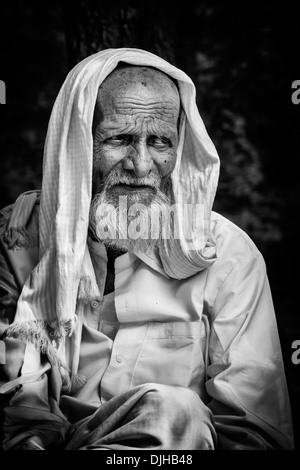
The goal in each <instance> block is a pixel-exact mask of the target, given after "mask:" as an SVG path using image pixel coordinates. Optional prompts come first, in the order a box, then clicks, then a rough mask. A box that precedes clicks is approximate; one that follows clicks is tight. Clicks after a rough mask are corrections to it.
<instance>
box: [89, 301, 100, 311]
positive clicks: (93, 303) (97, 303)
mask: <svg viewBox="0 0 300 470" xmlns="http://www.w3.org/2000/svg"><path fill="white" fill-rule="evenodd" d="M91 307H92V309H94V310H95V309H96V308H98V307H99V302H98V300H92V302H91Z"/></svg>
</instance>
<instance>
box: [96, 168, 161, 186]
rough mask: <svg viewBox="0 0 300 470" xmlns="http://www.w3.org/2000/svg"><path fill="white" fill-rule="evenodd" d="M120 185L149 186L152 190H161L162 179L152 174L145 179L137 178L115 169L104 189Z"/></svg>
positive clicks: (109, 175)
mask: <svg viewBox="0 0 300 470" xmlns="http://www.w3.org/2000/svg"><path fill="white" fill-rule="evenodd" d="M119 184H126V185H128V186H131V185H132V186H149V187H151V188H159V187H160V184H161V177H160V175H157V174H150V175H148V176H145V177H144V178H135V177H133V176H129V175H127V174H124V173H123V174H122V171H121V169H120V168H115V169H113V170H111V172H110V173H109V174H108V176H107V180H106V182H105V185H104V188H106V189H109V188H112V187H113V186H118V185H119Z"/></svg>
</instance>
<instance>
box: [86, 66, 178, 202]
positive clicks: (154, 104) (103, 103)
mask: <svg viewBox="0 0 300 470" xmlns="http://www.w3.org/2000/svg"><path fill="white" fill-rule="evenodd" d="M179 107H180V101H179V93H178V91H177V89H176V87H175V85H174V84H173V82H171V80H170V79H169V78H168V77H166V76H164V75H163V74H162V73H160V72H157V71H155V70H151V69H147V68H136V67H134V68H133V69H131V68H130V69H125V70H124V71H123V75H122V73H121V72H119V71H118V72H117V73H115V77H114V76H112V78H110V77H109V80H108V81H107V83H105V82H104V84H103V86H102V87H101V88H100V91H99V94H98V106H97V115H96V116H97V117H96V125H95V131H94V178H93V181H94V188H93V190H94V193H95V192H98V191H99V189H100V188H101V185H102V184H103V182H104V181H105V178H106V177H107V176H108V175H109V174H110V173H111V171H115V170H116V169H118V172H119V174H122V175H126V177H127V178H128V179H130V184H122V183H120V184H116V185H115V188H114V189H115V192H116V193H118V194H122V195H126V194H128V193H129V192H132V191H134V192H136V191H140V192H141V191H143V190H145V189H147V188H145V186H147V184H146V185H143V184H142V183H143V181H145V180H146V181H147V179H149V180H150V179H151V177H152V178H153V177H156V178H157V179H158V178H159V179H162V180H164V179H166V177H167V176H169V175H170V174H171V172H172V171H173V169H174V166H175V162H176V152H177V146H178V129H177V122H178V115H179Z"/></svg>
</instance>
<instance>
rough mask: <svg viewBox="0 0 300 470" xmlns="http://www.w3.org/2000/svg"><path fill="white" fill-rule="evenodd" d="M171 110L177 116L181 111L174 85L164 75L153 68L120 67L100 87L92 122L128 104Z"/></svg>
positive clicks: (176, 89)
mask: <svg viewBox="0 0 300 470" xmlns="http://www.w3.org/2000/svg"><path fill="white" fill-rule="evenodd" d="M132 100H133V102H134V103H138V104H140V105H143V104H146V105H148V106H151V105H153V106H155V103H156V104H157V103H159V106H160V108H166V110H173V114H174V115H176V116H177V117H178V116H179V112H180V95H179V91H178V88H177V84H176V82H175V81H174V80H173V79H171V78H170V77H169V76H168V75H166V74H165V73H164V72H161V71H160V70H158V69H155V68H153V67H145V66H131V65H128V64H122V65H119V66H118V67H117V68H116V69H115V70H114V71H113V72H112V73H111V74H110V75H108V77H107V78H106V79H105V80H104V81H103V83H102V84H101V86H100V87H99V91H98V95H97V101H96V108H95V116H94V118H95V120H94V123H95V121H96V122H99V119H101V117H103V114H106V113H107V111H108V110H111V109H116V106H117V107H118V106H120V105H122V103H126V104H127V105H129V104H130V103H131V102H132Z"/></svg>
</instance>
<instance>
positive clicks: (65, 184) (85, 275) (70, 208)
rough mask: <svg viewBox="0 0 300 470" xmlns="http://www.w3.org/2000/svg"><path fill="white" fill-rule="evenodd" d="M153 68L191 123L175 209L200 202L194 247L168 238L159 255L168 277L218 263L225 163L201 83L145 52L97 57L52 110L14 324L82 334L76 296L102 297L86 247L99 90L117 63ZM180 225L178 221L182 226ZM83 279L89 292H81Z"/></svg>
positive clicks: (78, 70)
mask: <svg viewBox="0 0 300 470" xmlns="http://www.w3.org/2000/svg"><path fill="white" fill-rule="evenodd" d="M120 61H122V62H126V63H128V64H132V65H142V66H151V67H155V68H157V69H159V70H161V71H163V72H165V73H166V74H167V75H169V76H171V77H172V78H173V79H175V80H177V82H178V88H179V92H180V98H181V105H182V108H183V110H184V114H185V119H184V123H183V125H182V127H181V135H180V140H179V147H178V151H177V161H176V167H175V169H174V171H173V173H172V176H171V179H172V191H173V198H174V201H175V202H176V204H178V205H180V204H200V205H201V207H202V212H201V213H202V218H201V221H200V223H199V224H198V229H199V230H198V235H197V241H196V245H195V246H194V247H193V249H190V248H191V247H190V246H188V245H187V244H186V243H185V241H184V239H183V238H180V239H176V240H165V243H164V246H163V247H162V248H161V249H160V251H159V256H160V259H161V263H162V265H163V268H164V270H165V272H166V274H167V275H168V276H170V277H173V278H176V279H184V278H186V277H189V276H191V275H193V274H195V273H197V272H199V271H201V270H202V269H204V268H207V267H209V266H210V265H211V264H212V263H213V262H214V261H215V259H216V250H215V244H214V242H213V240H212V239H211V235H210V228H209V223H210V213H211V208H212V204H213V201H214V197H215V192H216V188H217V183H218V176H219V158H218V155H217V151H216V149H215V147H214V145H213V143H212V141H211V139H210V138H209V136H208V134H207V131H206V129H205V127H204V124H203V121H202V119H201V117H200V115H199V112H198V109H197V106H196V93H195V86H194V84H193V82H192V80H191V79H190V78H189V77H188V76H187V75H186V74H185V73H184V72H182V71H181V70H179V69H178V68H176V67H174V66H173V65H171V64H169V63H168V62H166V61H165V60H163V59H161V58H160V57H158V56H156V55H154V54H152V53H149V52H146V51H143V50H139V49H131V48H120V49H107V50H104V51H101V52H98V53H96V54H94V55H92V56H90V57H88V58H86V59H84V60H83V61H81V62H80V63H79V64H77V65H76V66H75V67H74V68H73V69H72V70H71V71H70V73H69V74H68V76H67V78H66V80H65V82H64V84H63V86H62V87H61V90H60V92H59V94H58V96H57V99H56V101H55V104H54V106H53V110H52V114H51V117H50V121H49V126H48V132H47V138H46V143H45V149H44V161H43V181H42V192H41V201H40V247H39V263H38V265H37V266H36V267H35V269H34V270H33V271H32V272H31V274H30V276H29V278H28V279H27V281H26V283H25V285H24V287H23V290H22V293H21V296H20V298H19V302H18V308H17V313H16V317H15V324H21V323H22V324H24V322H30V324H32V322H33V321H35V322H37V321H38V322H40V324H42V325H49V326H50V327H51V328H52V329H53V332H54V333H53V334H54V335H56V337H62V338H63V337H64V336H65V335H66V334H69V335H72V333H73V331H74V330H75V329H76V328H75V324H76V308H77V304H78V298H79V299H80V298H81V300H83V301H84V300H85V299H84V298H82V297H84V295H86V292H88V295H89V296H92V297H93V296H96V297H97V292H98V291H97V285H96V280H95V273H94V271H93V267H92V263H91V260H90V256H89V251H88V248H87V233H88V226H89V209H90V204H91V195H92V166H93V135H92V123H93V114H94V107H95V103H96V99H97V93H98V89H99V86H100V85H101V83H102V82H103V80H104V79H105V78H106V77H107V76H108V75H109V74H110V73H111V72H112V71H113V70H114V69H115V68H116V66H117V65H118V62H120ZM179 225H180V224H179ZM82 282H84V283H85V286H86V285H88V288H87V287H85V289H83V290H81V289H80V285H81V283H82Z"/></svg>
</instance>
